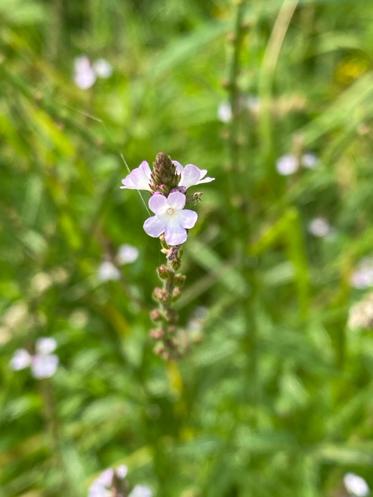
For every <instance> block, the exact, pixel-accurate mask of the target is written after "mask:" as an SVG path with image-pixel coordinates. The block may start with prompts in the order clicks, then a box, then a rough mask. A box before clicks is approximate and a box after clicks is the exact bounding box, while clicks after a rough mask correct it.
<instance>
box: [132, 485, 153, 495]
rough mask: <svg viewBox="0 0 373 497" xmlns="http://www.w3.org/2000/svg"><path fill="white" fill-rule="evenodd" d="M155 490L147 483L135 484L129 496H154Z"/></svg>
mask: <svg viewBox="0 0 373 497" xmlns="http://www.w3.org/2000/svg"><path fill="white" fill-rule="evenodd" d="M152 496H153V492H152V489H151V488H150V487H148V486H147V485H135V486H134V487H133V489H132V491H131V493H130V494H129V497H152Z"/></svg>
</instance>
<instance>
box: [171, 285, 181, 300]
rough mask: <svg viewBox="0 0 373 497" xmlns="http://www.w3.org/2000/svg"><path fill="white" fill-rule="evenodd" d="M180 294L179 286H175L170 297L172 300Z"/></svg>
mask: <svg viewBox="0 0 373 497" xmlns="http://www.w3.org/2000/svg"><path fill="white" fill-rule="evenodd" d="M180 295H181V288H180V287H178V286H176V287H175V288H174V289H173V290H172V299H173V300H177V299H178V298H179V297H180Z"/></svg>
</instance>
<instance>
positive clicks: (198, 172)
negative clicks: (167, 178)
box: [172, 160, 215, 190]
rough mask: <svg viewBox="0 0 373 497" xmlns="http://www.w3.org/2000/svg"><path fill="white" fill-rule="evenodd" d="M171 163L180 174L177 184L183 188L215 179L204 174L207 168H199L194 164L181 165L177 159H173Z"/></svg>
mask: <svg viewBox="0 0 373 497" xmlns="http://www.w3.org/2000/svg"><path fill="white" fill-rule="evenodd" d="M172 163H173V164H174V166H175V168H176V172H177V173H178V174H180V181H179V184H178V186H181V187H182V188H184V189H185V190H187V189H188V188H189V187H191V186H194V185H201V184H202V183H211V181H214V179H215V178H210V177H209V176H206V174H207V169H200V168H199V167H197V166H195V165H194V164H187V165H186V166H182V165H181V164H180V162H178V161H177V160H173V161H172Z"/></svg>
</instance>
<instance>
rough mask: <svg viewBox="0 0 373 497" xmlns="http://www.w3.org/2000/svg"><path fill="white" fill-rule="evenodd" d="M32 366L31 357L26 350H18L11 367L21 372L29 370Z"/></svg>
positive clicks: (12, 359)
mask: <svg viewBox="0 0 373 497" xmlns="http://www.w3.org/2000/svg"><path fill="white" fill-rule="evenodd" d="M30 364H31V355H30V354H29V353H28V352H27V350H26V349H18V350H16V351H15V352H14V355H13V357H12V358H11V360H10V367H11V368H12V369H13V371H20V370H21V369H25V368H28V367H29V366H30Z"/></svg>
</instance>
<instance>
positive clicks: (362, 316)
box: [348, 292, 373, 330]
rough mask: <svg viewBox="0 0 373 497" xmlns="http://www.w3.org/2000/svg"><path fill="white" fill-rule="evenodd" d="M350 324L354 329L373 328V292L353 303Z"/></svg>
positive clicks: (349, 318) (349, 316)
mask: <svg viewBox="0 0 373 497" xmlns="http://www.w3.org/2000/svg"><path fill="white" fill-rule="evenodd" d="M348 326H349V327H350V328H351V329H352V330H357V329H359V328H360V329H371V328H373V292H371V293H368V295H366V296H365V297H364V298H363V299H362V300H361V301H360V302H358V303H357V304H355V305H353V306H352V307H351V309H350V312H349V315H348Z"/></svg>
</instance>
